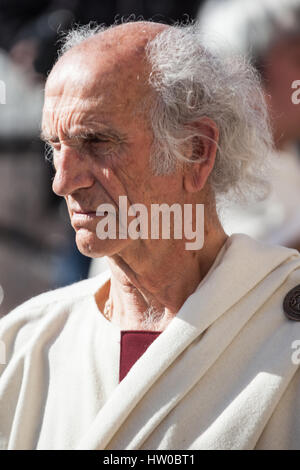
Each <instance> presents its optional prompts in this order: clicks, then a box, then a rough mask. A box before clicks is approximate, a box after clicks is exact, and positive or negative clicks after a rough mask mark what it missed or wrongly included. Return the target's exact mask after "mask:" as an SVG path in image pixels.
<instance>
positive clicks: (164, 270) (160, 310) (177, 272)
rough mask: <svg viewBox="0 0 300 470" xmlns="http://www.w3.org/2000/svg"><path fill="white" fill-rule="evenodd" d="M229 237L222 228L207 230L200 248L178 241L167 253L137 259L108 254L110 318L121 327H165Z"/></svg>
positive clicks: (161, 328) (193, 289)
mask: <svg viewBox="0 0 300 470" xmlns="http://www.w3.org/2000/svg"><path fill="white" fill-rule="evenodd" d="M227 238H228V236H227V235H226V234H225V232H224V231H223V230H222V229H221V230H219V231H218V232H217V233H214V234H212V233H208V234H207V235H206V241H205V242H204V247H203V248H202V249H201V250H198V251H186V250H184V248H182V249H180V248H179V247H180V245H177V247H176V249H174V250H171V251H170V250H169V251H166V252H165V253H160V254H158V253H157V252H155V251H153V252H152V253H148V254H146V253H145V254H144V256H141V254H139V256H138V257H135V259H134V260H132V259H130V260H128V259H127V258H128V257H126V256H125V257H122V256H120V255H115V256H113V257H111V258H109V264H110V268H111V271H112V277H111V284H110V292H109V301H110V312H109V313H110V315H111V318H110V319H111V322H112V323H114V324H115V325H117V326H118V327H119V328H120V329H122V330H129V329H131V330H152V331H162V330H164V329H165V328H166V327H167V325H168V324H169V323H170V321H171V320H172V319H173V318H174V316H175V315H176V314H177V312H178V310H179V309H180V308H181V306H182V305H183V303H184V302H185V300H186V299H187V298H188V297H189V296H190V295H191V294H192V293H193V292H194V291H195V289H196V288H197V286H198V285H199V283H200V282H201V280H202V279H203V278H204V277H205V276H206V274H207V272H208V271H209V269H210V267H211V266H212V264H213V262H214V261H215V258H216V256H217V254H218V253H219V251H220V250H221V248H222V246H223V245H224V243H225V242H226V240H227ZM137 259H138V261H137Z"/></svg>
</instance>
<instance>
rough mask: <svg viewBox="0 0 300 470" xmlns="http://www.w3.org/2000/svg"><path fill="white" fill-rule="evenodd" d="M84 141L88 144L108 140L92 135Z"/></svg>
mask: <svg viewBox="0 0 300 470" xmlns="http://www.w3.org/2000/svg"><path fill="white" fill-rule="evenodd" d="M86 142H87V143H90V144H98V143H102V142H109V140H108V139H105V138H103V137H97V136H94V137H89V138H88V139H86Z"/></svg>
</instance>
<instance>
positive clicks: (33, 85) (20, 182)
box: [0, 0, 201, 316]
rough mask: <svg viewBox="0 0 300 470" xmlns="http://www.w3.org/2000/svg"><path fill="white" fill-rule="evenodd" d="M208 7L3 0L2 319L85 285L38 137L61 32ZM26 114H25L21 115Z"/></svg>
mask: <svg viewBox="0 0 300 470" xmlns="http://www.w3.org/2000/svg"><path fill="white" fill-rule="evenodd" d="M200 3H201V1H199V0H188V1H186V2H185V3H184V5H180V4H178V3H174V2H172V1H171V0H163V1H162V0H160V1H159V2H154V1H153V0H151V1H150V0H147V1H146V0H145V1H138V0H115V1H113V0H112V1H104V2H102V1H101V2H99V1H95V0H86V1H85V2H82V1H79V0H45V1H43V2H36V1H33V0H26V1H17V0H2V1H1V5H0V80H2V81H3V82H5V84H6V103H5V104H0V200H1V206H0V286H1V289H3V292H4V297H3V302H0V316H1V315H4V314H6V313H7V312H8V311H10V310H11V309H12V308H14V307H15V306H16V305H18V304H20V303H21V302H23V301H24V300H26V299H27V298H29V297H32V296H33V295H36V294H38V293H40V292H42V291H45V290H47V289H51V288H53V287H59V286H63V285H66V284H70V283H72V282H75V281H78V280H79V279H83V278H85V277H86V276H87V274H88V269H89V265H90V258H88V257H86V256H84V255H82V254H81V253H80V252H79V251H78V249H77V247H76V244H75V242H74V236H73V231H72V229H71V228H70V227H69V224H68V223H67V222H66V220H67V213H66V209H65V206H64V205H62V204H61V202H60V200H59V199H58V198H57V197H56V196H54V195H53V193H52V191H51V179H52V178H53V171H52V169H51V168H50V165H46V164H45V162H44V161H43V155H44V148H43V145H42V143H41V142H40V141H39V139H38V135H39V133H40V129H39V122H40V117H41V109H42V94H43V87H44V82H45V78H46V76H47V74H48V72H49V70H50V69H51V67H52V66H53V63H54V62H55V59H56V55H57V48H58V45H59V44H58V39H59V37H60V33H62V32H63V31H65V32H66V31H68V29H69V28H70V27H71V26H72V24H74V23H88V22H90V21H96V22H99V23H104V24H106V25H110V24H111V23H113V22H114V20H115V17H116V16H119V17H121V16H122V15H130V14H135V15H137V16H138V15H143V16H144V17H145V18H151V17H153V18H156V21H160V20H163V21H164V22H166V23H172V22H173V21H176V20H182V19H184V17H185V15H187V16H189V17H195V15H196V12H197V9H198V8H199V5H200ZM20 110H21V112H20Z"/></svg>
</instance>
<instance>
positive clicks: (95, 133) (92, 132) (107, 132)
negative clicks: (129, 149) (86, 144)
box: [40, 127, 126, 144]
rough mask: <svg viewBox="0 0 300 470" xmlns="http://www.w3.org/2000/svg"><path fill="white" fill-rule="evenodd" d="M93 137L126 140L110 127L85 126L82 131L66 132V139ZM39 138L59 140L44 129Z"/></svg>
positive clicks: (117, 141)
mask: <svg viewBox="0 0 300 470" xmlns="http://www.w3.org/2000/svg"><path fill="white" fill-rule="evenodd" d="M93 137H99V138H103V139H104V138H105V139H108V140H111V141H114V142H116V143H119V144H121V143H124V142H126V135H125V134H121V133H120V132H117V131H115V130H114V129H112V128H105V129H103V128H101V129H99V128H96V127H95V128H86V129H84V130H82V131H78V132H74V133H68V134H67V135H66V138H67V139H70V140H71V139H87V140H88V139H92V138H93ZM40 139H41V140H43V141H44V142H59V138H58V136H56V135H51V134H47V132H45V131H43V130H42V131H41V133H40Z"/></svg>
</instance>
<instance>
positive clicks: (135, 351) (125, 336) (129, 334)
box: [119, 330, 161, 382]
mask: <svg viewBox="0 0 300 470" xmlns="http://www.w3.org/2000/svg"><path fill="white" fill-rule="evenodd" d="M160 333H161V331H140V330H138V331H136V330H133V331H131V330H126V331H121V348H120V373H119V381H120V382H121V380H123V379H124V377H125V376H126V375H127V374H128V372H129V371H130V369H131V367H132V366H133V364H134V363H135V362H136V361H137V360H138V359H139V358H140V357H141V355H142V354H144V352H145V351H146V350H147V349H148V347H149V346H150V344H151V343H153V341H154V340H155V339H156V338H157V337H158V336H159V335H160Z"/></svg>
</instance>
